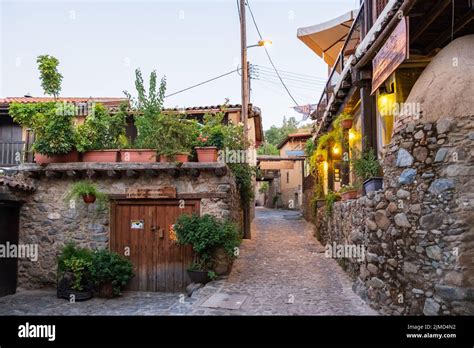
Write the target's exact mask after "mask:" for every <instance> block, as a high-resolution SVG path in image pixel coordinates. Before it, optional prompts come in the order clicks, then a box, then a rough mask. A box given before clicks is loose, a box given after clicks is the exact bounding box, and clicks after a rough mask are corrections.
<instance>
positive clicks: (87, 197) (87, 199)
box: [82, 195, 96, 204]
mask: <svg viewBox="0 0 474 348" xmlns="http://www.w3.org/2000/svg"><path fill="white" fill-rule="evenodd" d="M82 199H83V200H84V203H86V204H92V203H94V202H95V200H96V197H95V196H94V195H83V196H82Z"/></svg>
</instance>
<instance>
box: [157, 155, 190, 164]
mask: <svg viewBox="0 0 474 348" xmlns="http://www.w3.org/2000/svg"><path fill="white" fill-rule="evenodd" d="M160 162H161V163H167V162H180V163H187V162H189V155H188V154H187V153H181V154H177V155H174V156H163V155H161V156H160Z"/></svg>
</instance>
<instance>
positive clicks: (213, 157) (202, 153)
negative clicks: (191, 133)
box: [196, 146, 217, 162]
mask: <svg viewBox="0 0 474 348" xmlns="http://www.w3.org/2000/svg"><path fill="white" fill-rule="evenodd" d="M196 152H197V156H198V161H199V162H217V147H215V146H207V147H196Z"/></svg>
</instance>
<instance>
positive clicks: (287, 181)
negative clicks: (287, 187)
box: [286, 172, 290, 184]
mask: <svg viewBox="0 0 474 348" xmlns="http://www.w3.org/2000/svg"><path fill="white" fill-rule="evenodd" d="M286 183H287V184H289V183H290V172H286Z"/></svg>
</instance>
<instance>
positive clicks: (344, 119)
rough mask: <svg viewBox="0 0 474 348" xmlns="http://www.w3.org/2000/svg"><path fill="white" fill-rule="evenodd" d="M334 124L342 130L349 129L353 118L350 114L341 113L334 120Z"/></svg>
mask: <svg viewBox="0 0 474 348" xmlns="http://www.w3.org/2000/svg"><path fill="white" fill-rule="evenodd" d="M335 122H336V123H338V124H340V125H341V127H342V129H351V128H352V122H353V118H352V115H351V114H348V113H345V112H343V113H342V114H340V115H339V116H338V117H337V118H336V120H335Z"/></svg>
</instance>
